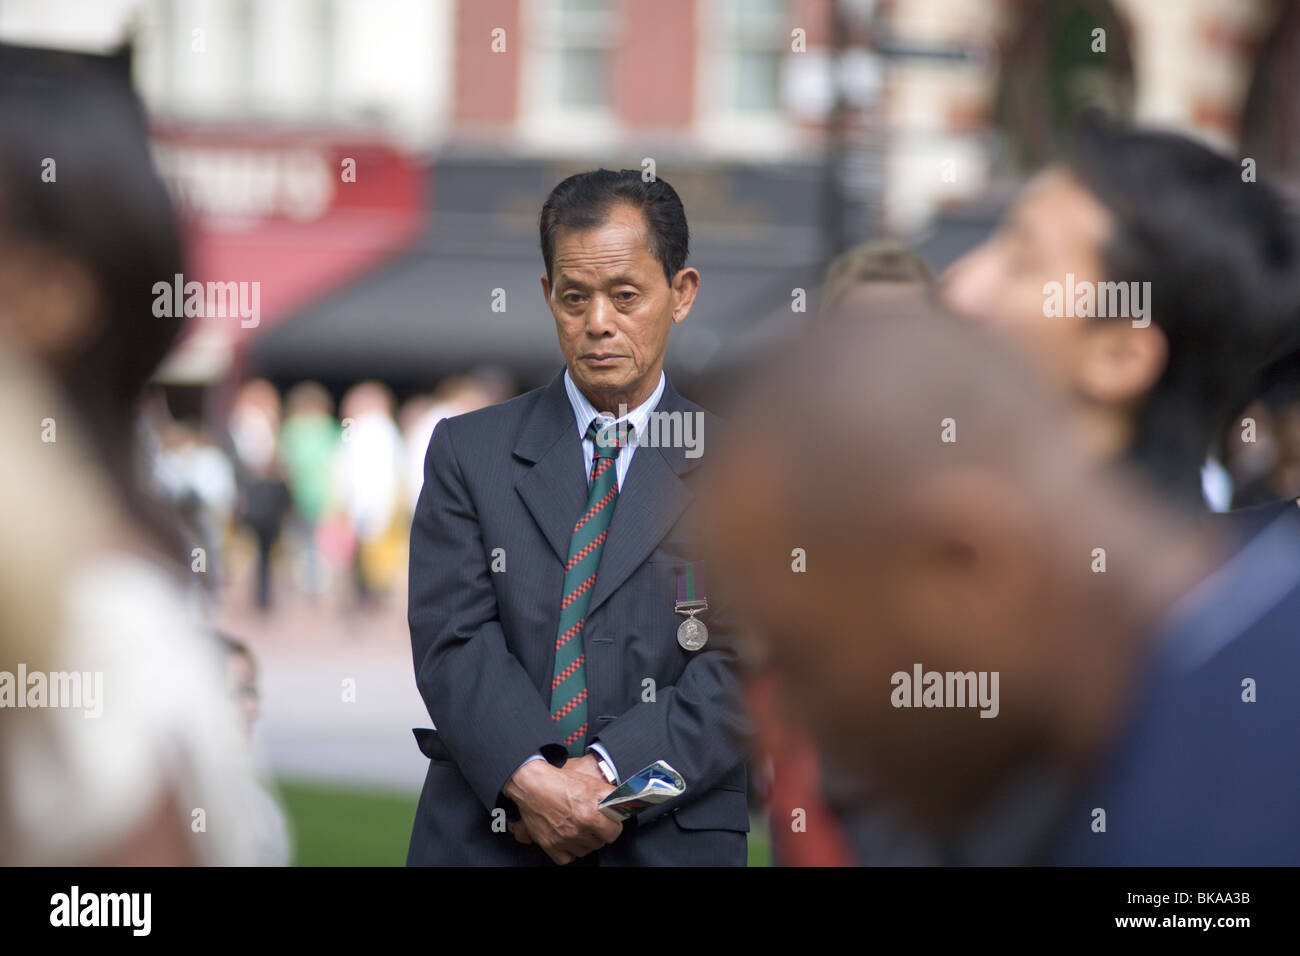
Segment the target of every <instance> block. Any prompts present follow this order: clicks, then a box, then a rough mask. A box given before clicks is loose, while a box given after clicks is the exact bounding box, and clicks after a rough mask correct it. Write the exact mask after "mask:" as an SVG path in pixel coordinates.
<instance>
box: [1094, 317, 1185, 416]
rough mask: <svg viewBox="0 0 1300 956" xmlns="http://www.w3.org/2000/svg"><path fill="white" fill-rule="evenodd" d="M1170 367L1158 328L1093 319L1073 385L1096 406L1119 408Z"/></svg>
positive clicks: (1165, 347) (1153, 383) (1156, 380)
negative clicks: (1138, 327) (1095, 403)
mask: <svg viewBox="0 0 1300 956" xmlns="http://www.w3.org/2000/svg"><path fill="white" fill-rule="evenodd" d="M1168 364H1169V340H1168V339H1166V338H1165V333H1164V332H1162V331H1161V330H1160V328H1159V326H1156V325H1148V326H1147V327H1146V328H1141V329H1135V328H1133V327H1132V325H1130V324H1129V323H1127V322H1120V321H1111V320H1096V322H1095V324H1094V325H1093V327H1092V328H1089V329H1087V330H1086V331H1085V332H1084V334H1083V337H1082V345H1081V351H1080V353H1079V355H1078V359H1077V362H1076V366H1075V376H1074V380H1075V385H1076V387H1077V388H1078V389H1079V391H1080V392H1082V393H1083V395H1084V396H1085V397H1086V398H1088V399H1090V400H1092V401H1094V402H1097V403H1099V404H1104V405H1119V404H1123V403H1125V402H1131V401H1133V400H1135V399H1138V398H1140V397H1141V396H1143V395H1145V394H1146V393H1147V392H1149V391H1151V389H1153V388H1154V387H1155V384H1156V382H1158V381H1160V376H1161V375H1163V374H1164V371H1165V367H1166V366H1167V365H1168Z"/></svg>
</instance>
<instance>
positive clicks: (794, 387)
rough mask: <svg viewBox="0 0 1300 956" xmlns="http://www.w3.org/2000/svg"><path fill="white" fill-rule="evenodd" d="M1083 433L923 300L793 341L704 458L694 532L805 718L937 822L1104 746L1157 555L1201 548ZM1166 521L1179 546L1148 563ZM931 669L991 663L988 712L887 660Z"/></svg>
mask: <svg viewBox="0 0 1300 956" xmlns="http://www.w3.org/2000/svg"><path fill="white" fill-rule="evenodd" d="M947 439H951V440H947ZM1081 444H1082V443H1081V442H1080V441H1078V440H1077V436H1076V435H1075V433H1074V431H1073V429H1072V428H1071V427H1070V426H1069V424H1067V422H1066V421H1065V419H1064V418H1063V416H1062V415H1061V414H1060V410H1059V408H1058V404H1057V402H1056V401H1055V400H1054V399H1053V397H1052V396H1051V395H1050V394H1048V393H1046V392H1045V391H1043V390H1042V389H1040V388H1039V387H1038V386H1037V385H1036V384H1035V382H1034V381H1033V380H1032V379H1031V376H1030V375H1029V374H1028V373H1027V372H1026V371H1025V370H1024V369H1022V368H1021V367H1020V366H1019V364H1018V363H1017V362H1015V361H1013V360H1011V358H1010V357H1009V356H1008V354H1006V353H1005V352H1004V350H1003V349H1001V348H1000V347H999V346H997V344H996V343H995V342H993V341H992V340H990V339H989V338H988V337H987V336H985V335H984V334H983V333H982V332H980V331H978V330H976V329H974V328H972V327H969V326H963V325H961V324H959V323H957V322H955V321H953V320H951V319H949V318H948V317H947V316H946V315H944V314H942V313H939V312H937V311H936V310H935V309H933V307H928V306H924V305H922V304H915V305H914V306H913V307H912V309H911V310H910V311H907V312H901V313H900V312H894V313H884V314H878V315H873V316H867V317H861V318H860V319H859V320H858V321H856V322H841V323H838V324H837V325H836V326H835V327H832V326H830V325H827V326H825V327H823V328H822V330H821V334H820V335H814V336H812V337H810V338H809V340H808V341H806V342H804V343H801V344H800V345H799V347H797V348H796V349H795V350H793V351H792V352H790V353H789V354H787V355H785V356H783V357H782V360H781V361H780V362H779V363H777V364H775V365H774V366H773V367H772V368H771V369H769V370H767V371H766V372H765V374H764V375H763V377H762V379H761V384H757V385H756V386H755V387H754V388H753V390H752V391H751V392H750V394H749V395H748V396H747V398H746V400H745V401H744V402H743V403H742V405H741V409H740V414H739V416H738V419H737V421H736V423H735V427H734V429H733V433H732V437H731V441H730V444H729V446H728V448H727V450H726V453H725V455H724V457H723V459H722V460H721V462H717V463H715V464H716V466H717V467H716V469H715V471H714V472H713V474H712V476H711V477H712V482H713V484H712V485H711V486H710V489H709V491H710V493H709V495H708V499H707V500H708V502H709V504H708V507H706V508H705V509H703V512H704V514H705V515H706V516H707V520H706V525H707V527H706V528H705V530H704V533H703V534H702V535H701V540H702V541H704V542H706V547H711V548H712V554H711V555H710V564H711V566H712V567H714V568H715V569H716V570H715V571H714V572H713V574H714V577H715V578H718V579H719V587H720V588H721V589H723V590H724V591H725V592H726V593H728V594H729V595H731V596H732V597H733V599H734V602H735V604H736V606H737V607H738V609H739V610H740V612H741V613H742V615H747V616H748V623H749V625H750V626H751V628H752V629H753V631H754V632H755V633H756V634H757V635H758V636H759V641H760V651H761V652H764V653H763V654H762V655H761V656H767V657H768V659H769V660H770V662H771V664H772V665H773V666H774V667H775V668H776V669H777V670H778V672H779V673H780V675H781V677H782V682H781V683H782V687H783V689H784V692H785V693H786V694H787V695H788V700H789V705H790V707H791V709H792V711H793V713H794V714H796V715H799V716H802V717H803V718H804V719H805V720H806V721H807V723H808V725H809V726H810V728H811V729H812V731H813V732H814V733H815V734H816V736H817V737H818V739H819V742H820V743H821V744H822V746H823V747H824V748H825V750H826V752H827V755H828V756H829V757H831V758H832V759H833V760H834V761H835V762H836V764H837V765H839V766H842V767H843V768H845V769H846V770H850V771H857V772H860V773H864V774H866V775H868V776H869V777H870V778H871V779H872V780H873V781H874V782H876V783H877V784H878V785H879V786H881V787H882V788H884V789H885V790H892V791H894V793H895V795H897V796H899V797H901V798H903V799H904V801H905V803H906V804H907V805H908V806H909V807H910V808H911V809H912V811H913V812H914V813H916V814H917V816H918V817H921V818H923V819H924V820H926V821H927V822H929V823H932V824H935V825H940V826H942V825H945V824H947V823H951V822H953V821H954V820H955V819H957V818H958V817H959V816H960V815H961V812H962V811H963V810H969V809H970V808H971V807H973V806H975V805H976V804H977V803H978V802H979V801H980V800H981V799H982V798H984V797H986V796H987V795H988V794H989V792H990V791H991V790H992V789H993V788H994V787H995V786H996V785H997V783H998V782H999V780H1000V779H1001V778H1002V775H1003V774H1004V773H1005V772H1007V771H1008V770H1009V769H1010V768H1012V767H1014V766H1018V765H1020V764H1022V763H1024V762H1025V761H1027V760H1030V759H1033V758H1035V757H1038V758H1042V759H1051V760H1054V761H1059V762H1061V763H1065V764H1069V763H1072V762H1077V761H1080V760H1082V759H1084V757H1085V756H1086V755H1087V754H1088V753H1089V752H1091V751H1092V750H1093V749H1094V748H1096V747H1097V746H1098V745H1099V741H1100V740H1101V739H1102V738H1103V737H1104V736H1105V733H1106V730H1107V728H1108V727H1109V725H1110V724H1111V723H1112V722H1113V721H1115V720H1116V719H1118V717H1119V715H1120V714H1121V713H1122V710H1123V708H1122V706H1121V703H1122V701H1123V699H1124V692H1125V690H1126V687H1127V684H1128V680H1129V678H1130V677H1131V673H1132V664H1133V661H1134V660H1135V658H1136V657H1137V655H1138V654H1140V644H1139V641H1140V635H1141V633H1142V632H1143V628H1144V625H1145V623H1146V621H1147V620H1148V619H1149V617H1150V616H1151V615H1152V614H1154V613H1155V609H1156V608H1157V607H1158V606H1161V604H1162V602H1163V601H1165V600H1166V599H1167V598H1168V597H1169V594H1168V593H1167V588H1168V584H1169V582H1170V581H1178V582H1179V583H1185V575H1183V574H1181V573H1171V572H1170V571H1169V566H1168V565H1167V564H1166V565H1165V566H1164V568H1163V572H1164V573H1159V572H1158V571H1157V568H1156V565H1158V564H1162V563H1163V562H1167V561H1169V560H1171V559H1173V558H1174V557H1178V558H1179V560H1182V559H1184V558H1185V559H1186V560H1188V561H1191V560H1193V558H1192V556H1193V555H1196V556H1199V555H1200V551H1199V550H1198V549H1197V548H1195V547H1192V546H1191V545H1190V544H1189V543H1188V542H1187V541H1183V540H1181V536H1180V535H1177V534H1175V533H1174V532H1173V531H1171V530H1170V529H1167V528H1165V527H1163V526H1160V535H1156V534H1155V533H1154V526H1155V522H1156V521H1157V519H1156V518H1155V517H1154V516H1152V515H1151V514H1148V513H1144V512H1143V510H1142V509H1139V508H1136V507H1130V506H1129V505H1128V504H1127V502H1128V498H1127V496H1128V494H1130V492H1129V491H1128V490H1127V489H1124V488H1122V487H1120V485H1119V483H1118V482H1117V481H1115V480H1113V479H1112V477H1111V476H1108V475H1102V474H1094V473H1093V471H1094V470H1093V469H1089V468H1087V467H1086V466H1085V464H1084V455H1083V452H1082V448H1081ZM1063 503H1068V504H1067V505H1064V506H1063ZM1161 536H1163V541H1162V547H1165V548H1169V549H1172V550H1171V551H1170V552H1169V553H1168V554H1164V555H1161V556H1158V557H1153V556H1148V555H1142V557H1143V559H1144V560H1147V559H1149V560H1150V561H1151V562H1153V563H1150V564H1144V565H1143V567H1142V573H1138V570H1137V569H1136V568H1135V566H1134V564H1133V562H1134V561H1136V560H1137V557H1138V555H1139V554H1140V551H1139V549H1140V547H1142V542H1144V541H1151V540H1154V539H1156V538H1157V537H1161ZM1175 542H1177V543H1175ZM1097 548H1103V549H1105V551H1106V555H1105V557H1103V558H1102V559H1101V560H1102V561H1103V567H1106V562H1108V564H1109V567H1108V568H1107V570H1109V572H1110V573H1095V572H1096V571H1097V561H1098V558H1099V555H1098V552H1097V551H1095V550H1094V549H1097ZM801 554H802V560H804V561H806V566H805V568H806V569H804V570H800V567H799V563H798V562H799V561H800V555H801ZM918 666H919V667H920V669H921V670H922V671H923V672H931V671H935V672H939V673H944V674H946V673H947V672H953V673H963V674H965V673H971V672H974V673H975V674H979V673H983V674H986V675H992V674H997V675H998V677H997V685H996V687H997V692H998V695H999V698H998V700H996V701H993V702H992V703H991V706H989V707H986V708H984V709H985V710H987V711H988V712H989V716H988V717H981V716H980V710H979V709H978V708H976V707H975V706H974V705H973V704H971V705H970V706H967V707H965V708H960V707H957V708H954V707H935V708H930V707H899V706H896V705H895V703H894V702H893V696H894V694H895V692H896V691H897V690H898V685H897V684H896V682H895V679H894V678H895V675H897V674H899V673H903V674H906V675H908V678H909V679H910V678H911V676H912V675H913V674H914V672H915V669H916V668H917V667H918ZM986 686H989V685H987V684H986ZM971 691H972V693H973V691H974V688H971ZM914 692H915V693H916V694H917V695H919V694H920V693H921V688H919V687H918V688H915V690H914ZM994 714H996V715H995V716H994Z"/></svg>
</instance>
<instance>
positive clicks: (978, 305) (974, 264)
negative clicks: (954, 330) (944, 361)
mask: <svg viewBox="0 0 1300 956" xmlns="http://www.w3.org/2000/svg"><path fill="white" fill-rule="evenodd" d="M1111 229H1112V221H1111V216H1110V214H1109V213H1108V212H1107V210H1106V208H1105V207H1104V206H1103V205H1102V204H1101V203H1100V202H1098V201H1097V199H1096V198H1095V197H1094V196H1093V195H1092V193H1090V192H1089V191H1088V190H1087V189H1085V188H1084V187H1083V186H1082V185H1081V184H1080V183H1079V182H1078V181H1077V180H1076V179H1075V178H1074V177H1073V176H1071V175H1070V174H1069V173H1067V172H1065V171H1064V170H1061V169H1051V170H1048V171H1047V172H1045V173H1043V174H1041V175H1040V176H1039V177H1038V178H1037V179H1035V180H1034V181H1033V182H1032V183H1030V185H1029V186H1028V188H1026V190H1025V192H1024V194H1023V195H1022V196H1021V197H1020V198H1019V200H1017V202H1016V203H1015V205H1014V206H1013V207H1012V208H1011V210H1010V211H1009V212H1008V213H1007V215H1006V216H1005V217H1004V218H1003V220H1002V222H1001V224H1000V225H999V226H998V229H997V231H996V232H994V233H993V235H992V236H990V237H989V238H988V239H987V240H985V241H984V242H983V243H982V244H981V245H979V246H977V247H976V248H975V249H973V250H972V251H970V252H969V253H967V254H966V255H965V256H963V257H962V258H961V259H960V260H958V261H957V262H956V263H954V264H953V265H952V267H951V268H950V269H949V270H948V271H947V273H946V274H945V275H944V277H943V281H942V283H941V285H940V295H941V296H942V298H943V300H944V302H945V303H946V304H947V305H948V306H949V308H951V309H952V310H953V311H954V312H956V313H957V314H958V315H959V316H962V317H963V318H966V319H970V320H971V321H974V322H981V323H984V324H986V325H988V326H989V327H991V328H993V329H994V330H996V331H997V332H998V333H999V334H1004V335H1006V336H1007V337H1008V338H1009V339H1011V340H1013V341H1015V343H1016V344H1017V345H1018V346H1019V347H1022V348H1024V350H1025V351H1026V352H1027V353H1028V354H1029V356H1030V358H1031V360H1033V361H1034V362H1035V363H1036V364H1038V365H1039V366H1041V368H1042V370H1043V371H1044V372H1046V373H1047V374H1048V375H1050V376H1051V377H1052V379H1054V380H1056V381H1058V382H1059V384H1060V385H1062V386H1063V387H1066V388H1070V387H1074V386H1076V385H1077V384H1078V382H1077V381H1076V379H1077V378H1078V377H1079V376H1081V375H1082V374H1083V372H1082V370H1081V369H1080V365H1081V363H1082V362H1083V355H1084V353H1085V351H1086V340H1087V335H1088V333H1089V327H1088V320H1087V319H1084V318H1079V317H1077V316H1058V317H1050V318H1049V317H1047V316H1045V315H1044V314H1043V306H1044V302H1045V300H1046V295H1045V293H1044V291H1043V287H1044V285H1045V284H1046V283H1049V282H1057V283H1061V284H1062V286H1064V285H1065V282H1066V274H1067V273H1073V275H1074V282H1075V285H1076V287H1078V284H1079V283H1081V282H1102V281H1105V280H1106V275H1105V272H1104V268H1103V265H1102V249H1103V248H1104V246H1105V243H1106V241H1107V238H1108V237H1109V235H1110V232H1111Z"/></svg>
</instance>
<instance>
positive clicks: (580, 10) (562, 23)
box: [543, 0, 615, 113]
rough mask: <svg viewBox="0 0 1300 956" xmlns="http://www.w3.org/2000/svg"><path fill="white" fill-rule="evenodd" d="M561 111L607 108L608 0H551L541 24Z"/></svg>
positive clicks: (610, 25)
mask: <svg viewBox="0 0 1300 956" xmlns="http://www.w3.org/2000/svg"><path fill="white" fill-rule="evenodd" d="M543 28H544V38H543V39H544V43H545V46H546V47H547V49H548V51H549V53H550V57H551V59H552V65H551V68H552V70H553V71H554V76H555V92H556V103H557V105H558V106H559V108H560V109H561V110H565V111H574V112H584V113H588V112H596V111H600V110H605V109H608V108H609V105H610V103H609V91H610V86H611V82H612V76H611V71H610V61H611V48H612V47H613V45H614V30H615V11H614V10H613V4H612V3H611V2H610V0H554V3H553V4H552V5H551V9H550V10H549V16H548V17H547V18H546V20H545V21H544V24H543Z"/></svg>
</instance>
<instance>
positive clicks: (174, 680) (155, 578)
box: [0, 45, 253, 865]
mask: <svg viewBox="0 0 1300 956" xmlns="http://www.w3.org/2000/svg"><path fill="white" fill-rule="evenodd" d="M50 159H53V160H54V161H55V162H56V163H57V180H53V181H43V180H42V176H41V171H42V169H43V168H44V169H50V168H52V167H49V166H48V165H46V163H47V161H48V160H50ZM181 267H182V264H181V261H180V253H179V244H178V237H177V231H176V226H175V223H174V220H173V218H172V212H171V208H170V204H169V200H168V197H167V194H166V192H165V190H164V188H163V185H162V183H161V181H160V180H159V179H158V177H157V175H156V173H155V172H154V170H153V166H152V162H151V158H150V153H149V147H148V140H147V136H146V131H145V123H144V119H143V116H142V115H141V112H140V108H139V105H138V103H137V101H136V100H135V98H134V96H133V95H132V94H131V92H130V90H129V87H128V86H127V85H126V80H125V77H119V76H117V75H115V74H112V73H109V72H107V69H106V67H105V66H103V65H102V64H101V63H99V62H97V58H93V57H84V58H79V57H75V56H70V55H64V54H56V53H50V52H45V51H32V50H25V49H20V48H15V47H10V46H4V45H0V362H2V363H3V365H4V370H3V371H2V372H0V389H3V391H4V400H3V402H2V403H0V404H2V405H3V407H4V408H5V410H6V413H5V415H4V416H0V428H2V429H3V430H4V433H5V434H4V437H3V442H2V443H3V446H4V447H5V449H6V456H7V457H6V463H5V467H4V469H0V474H2V475H3V493H0V523H2V524H3V529H4V532H3V534H0V541H3V548H2V549H0V601H2V602H3V607H2V608H0V648H2V649H3V662H2V663H0V860H3V862H5V863H11V864H12V863H17V864H43V865H49V864H64V865H69V864H82V865H84V864H151V865H162V864H191V863H210V864H241V863H247V862H250V861H251V860H252V858H253V857H252V852H251V835H250V833H249V831H248V829H247V827H246V826H245V824H244V821H243V819H242V814H241V804H240V794H241V793H242V787H243V785H244V783H245V781H246V780H247V779H248V778H249V775H250V773H251V771H250V767H249V764H248V761H247V757H246V755H245V753H244V750H243V747H242V746H241V745H240V740H239V732H238V728H237V725H236V722H235V715H234V712H233V709H232V708H231V706H230V702H229V700H228V699H227V696H226V694H225V693H224V690H223V687H222V680H221V661H220V659H219V656H218V655H217V654H216V653H214V652H213V649H212V648H211V646H210V644H209V643H208V642H207V641H206V639H205V635H204V633H203V631H202V629H201V627H200V626H199V624H198V622H197V621H196V620H195V619H194V616H193V615H192V613H191V602H190V601H189V600H188V597H187V595H188V594H189V593H190V592H191V591H192V589H193V588H194V584H193V576H192V574H191V572H190V570H189V544H188V542H185V541H184V540H182V539H181V538H180V537H179V536H178V535H177V533H176V531H175V525H174V524H173V522H172V520H171V517H170V516H169V515H168V514H167V513H166V512H165V511H163V510H162V509H161V507H160V506H159V505H157V504H156V503H154V502H151V501H150V500H149V499H148V497H147V496H146V494H145V493H144V491H143V489H144V487H145V484H146V483H145V481H144V476H143V475H142V474H141V470H140V465H141V461H140V458H139V456H137V454H136V451H137V447H136V442H135V430H134V421H133V419H134V411H135V408H136V402H137V398H138V396H139V395H140V392H141V390H142V388H143V386H144V384H145V382H146V380H147V379H148V377H149V375H150V373H151V371H152V370H153V368H154V367H155V366H156V365H157V363H158V362H159V360H160V359H161V358H162V356H163V354H164V353H165V352H166V350H167V348H168V347H169V345H170V344H171V343H172V342H173V341H174V340H175V338H176V335H177V332H178V331H179V330H178V328H177V327H176V325H175V323H173V322H172V321H170V320H163V321H160V320H159V319H157V318H155V317H153V315H152V310H151V304H152V299H153V293H152V287H153V284H154V283H155V282H156V281H170V280H171V277H172V276H173V275H174V274H175V273H177V272H180V271H181ZM24 671H25V672H26V679H25V680H21V679H18V675H20V674H22V673H23V672H24ZM56 687H57V693H56ZM56 696H57V698H58V699H57V701H56V700H55V697H56ZM20 698H21V700H20ZM20 703H21V705H22V707H21V709H13V708H17V707H19V705H20Z"/></svg>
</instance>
